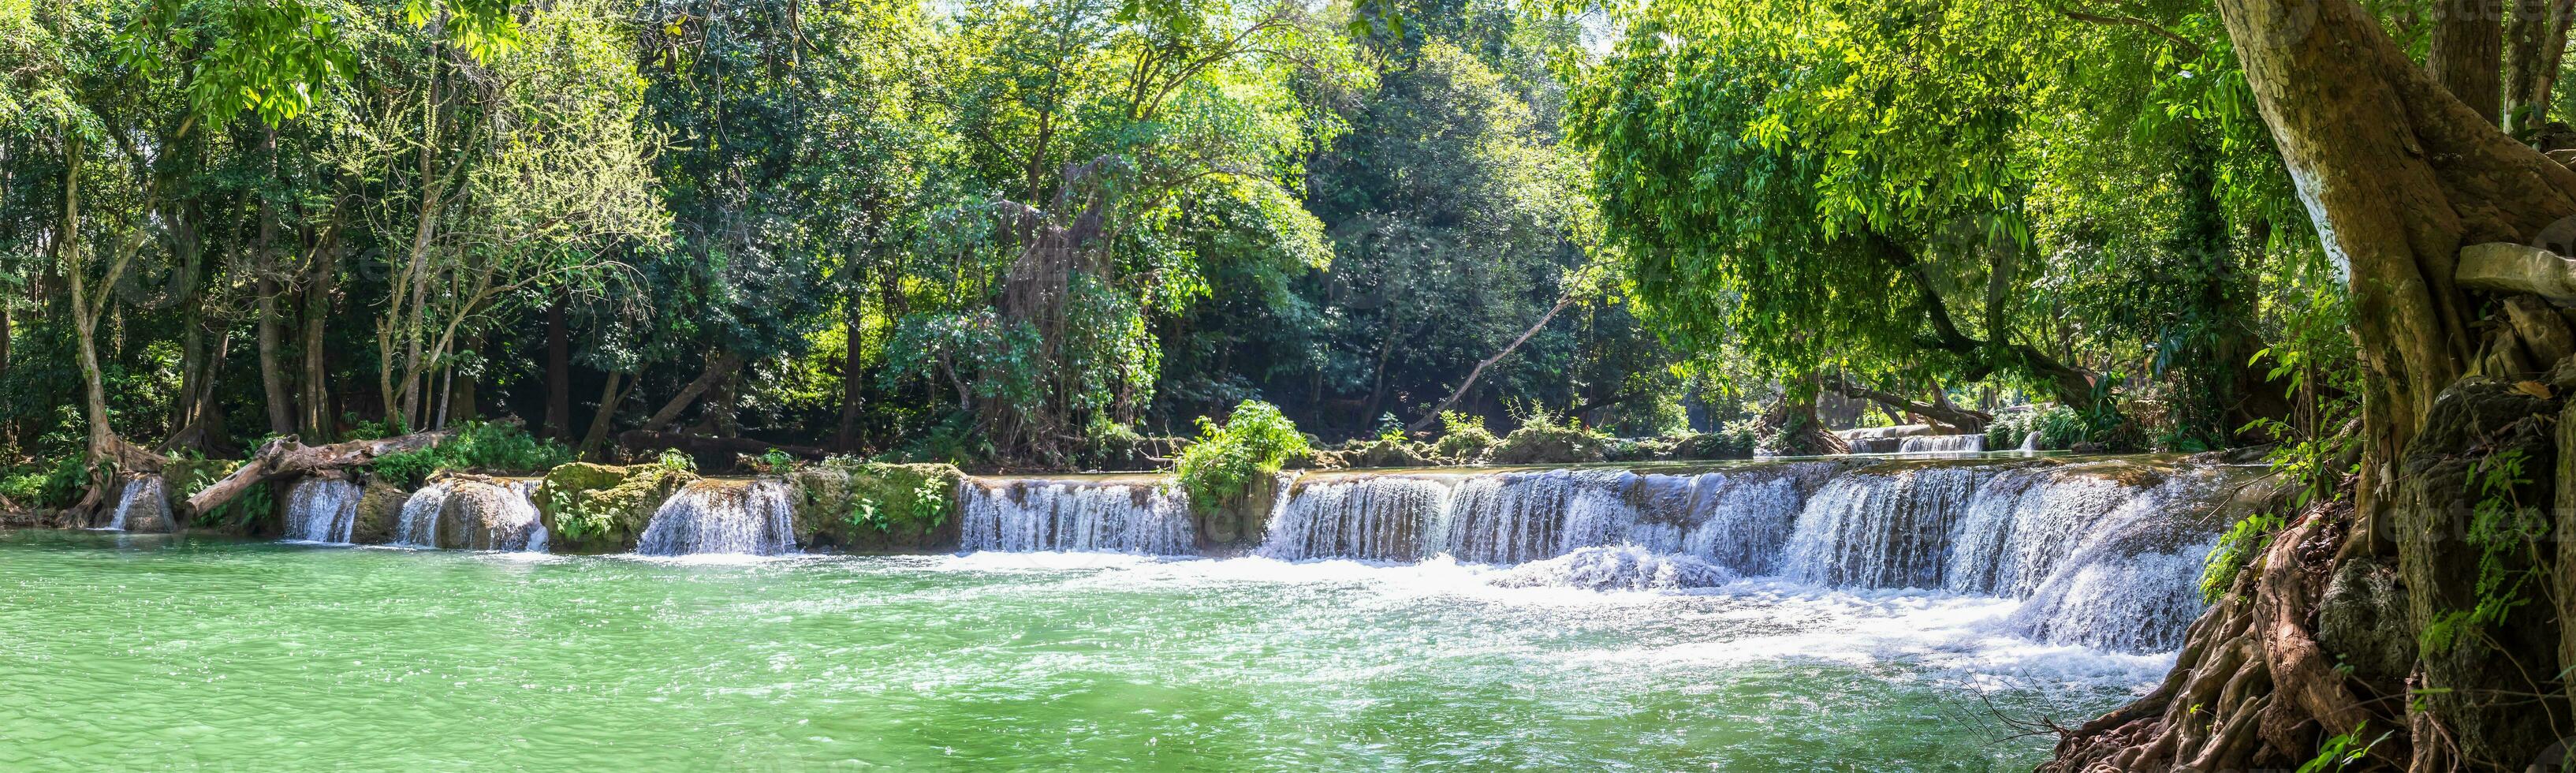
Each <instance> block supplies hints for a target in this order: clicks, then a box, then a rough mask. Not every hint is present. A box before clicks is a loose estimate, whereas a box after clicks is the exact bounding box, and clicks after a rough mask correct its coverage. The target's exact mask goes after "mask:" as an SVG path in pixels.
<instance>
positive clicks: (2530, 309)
mask: <svg viewBox="0 0 2576 773" xmlns="http://www.w3.org/2000/svg"><path fill="white" fill-rule="evenodd" d="M2504 311H2505V317H2506V319H2508V320H2510V321H2512V323H2513V333H2514V336H2515V337H2517V338H2521V339H2522V347H2523V350H2524V351H2527V352H2529V353H2530V354H2531V358H2532V360H2533V362H2534V363H2536V364H2538V365H2540V366H2542V367H2547V366H2548V364H2549V363H2553V362H2557V361H2559V360H2564V359H2567V356H2568V355H2571V354H2576V333H2570V332H2568V329H2567V320H2566V318H2564V317H2560V316H2559V315H2558V311H2557V310H2556V309H2552V308H2549V305H2548V304H2546V303H2544V302H2542V301H2541V300H2540V298H2539V297H2538V296H2532V295H2516V296H2513V297H2510V298H2506V299H2505V301H2504Z"/></svg>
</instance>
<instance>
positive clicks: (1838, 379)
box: [1824, 374, 1995, 433]
mask: <svg viewBox="0 0 2576 773" xmlns="http://www.w3.org/2000/svg"><path fill="white" fill-rule="evenodd" d="M1824 388H1825V391H1828V392H1832V393H1834V394H1838V395H1842V396H1844V397H1849V398H1852V399H1854V400H1868V401H1870V402H1873V403H1877V404H1879V405H1881V406H1885V407H1887V408H1889V409H1891V410H1896V411H1903V412H1906V413H1910V414H1914V415H1916V416H1921V417H1923V418H1926V419H1931V420H1932V421H1934V422H1938V423H1940V424H1942V425H1945V426H1948V427H1950V428H1952V429H1956V430H1958V431H1960V432H1968V433H1977V432H1984V431H1986V425H1987V424H1990V423H1993V422H1994V420H1995V417H1994V414H1990V413H1986V412H1984V411H1975V410H1969V409H1966V408H1961V407H1959V406H1957V405H1954V404H1951V402H1950V401H1949V400H1947V399H1942V400H1936V401H1934V402H1930V403H1923V402H1916V401H1914V400H1911V399H1907V398H1906V397H1905V396H1904V395H1900V394H1896V393H1894V392H1886V391H1881V390H1877V389H1871V388H1869V387H1867V386H1863V385H1861V384H1860V383H1858V382H1855V381H1852V380H1851V378H1850V377H1848V376H1844V375H1841V374H1835V375H1831V376H1826V377H1825V380H1824ZM1936 394H1937V392H1936Z"/></svg>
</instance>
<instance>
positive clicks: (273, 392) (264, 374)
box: [256, 271, 295, 435]
mask: <svg viewBox="0 0 2576 773" xmlns="http://www.w3.org/2000/svg"><path fill="white" fill-rule="evenodd" d="M256 292H258V293H259V303H258V306H259V309H258V314H259V386H260V392H261V395H260V396H261V397H263V398H266V400H267V402H268V431H269V432H271V433H274V434H279V435H289V434H294V432H295V398H294V397H293V396H292V395H291V394H290V393H289V392H288V391H287V385H286V374H287V373H288V370H287V367H286V353H285V348H286V343H285V339H286V321H285V320H284V319H281V318H279V316H278V313H277V292H278V288H277V280H275V279H271V278H269V277H268V272H266V271H262V272H260V277H259V283H258V288H257V290H256Z"/></svg>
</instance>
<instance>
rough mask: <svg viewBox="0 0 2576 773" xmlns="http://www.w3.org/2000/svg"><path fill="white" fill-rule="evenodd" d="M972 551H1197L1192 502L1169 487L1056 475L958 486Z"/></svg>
mask: <svg viewBox="0 0 2576 773" xmlns="http://www.w3.org/2000/svg"><path fill="white" fill-rule="evenodd" d="M957 501H958V510H959V516H960V517H959V530H960V532H961V534H960V537H961V540H962V546H963V547H964V549H966V550H969V551H976V550H990V551H999V552H1011V553H1029V552H1038V551H1081V552H1101V553H1135V554H1140V555H1155V556H1171V555H1189V554H1192V553H1194V552H1196V546H1197V544H1198V540H1197V536H1196V531H1195V529H1194V528H1193V526H1192V523H1191V518H1190V505H1189V500H1188V498H1187V497H1186V496H1184V495H1183V494H1182V493H1181V492H1180V491H1179V490H1178V489H1176V488H1173V487H1171V486H1165V485H1156V484H1149V483H1114V482H1090V481H1060V480H1014V481H999V482H988V481H981V480H973V479H969V480H966V481H962V482H960V483H958V485H957Z"/></svg>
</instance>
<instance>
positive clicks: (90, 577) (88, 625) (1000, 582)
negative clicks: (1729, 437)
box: [0, 532, 2162, 771]
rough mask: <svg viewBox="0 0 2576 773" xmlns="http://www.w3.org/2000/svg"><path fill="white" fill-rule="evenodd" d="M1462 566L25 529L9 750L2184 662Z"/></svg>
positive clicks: (1378, 755)
mask: <svg viewBox="0 0 2576 773" xmlns="http://www.w3.org/2000/svg"><path fill="white" fill-rule="evenodd" d="M1478 574H1479V571H1478V570H1475V569H1472V568H1460V567H1455V566H1447V565H1430V566H1423V567H1370V566H1360V565H1355V564H1349V563H1326V564H1282V563H1277V562H1271V561H1266V560H1258V559H1238V560H1229V561H1206V560H1198V561H1176V562H1144V561H1137V560H1131V559H1124V558H1110V557H1092V556H1063V555H1040V556H1013V555H997V554H979V555H976V556H970V557H966V558H955V557H945V556H941V557H915V558H803V559H786V560H776V561H769V562H759V563H737V564H678V563H653V562H647V561H643V560H637V559H626V558H560V557H537V556H512V555H490V554H481V555H478V554H466V553H453V552H446V553H442V552H424V551H401V550H385V549H345V548H337V549H335V548H314V547H298V546H287V545H276V544H266V543H250V542H237V541H225V540H213V539H185V538H166V537H142V536H111V535H101V534H65V533H56V532H0V769H6V770H31V769H32V770H74V769H235V770H621V771H643V770H711V769H722V770H815V769H862V768H871V767H895V768H900V769H1003V768H1015V769H1028V768H1039V769H1091V770H1097V769H1138V768H1142V769H1162V770H1217V769H1266V770H1283V769H1338V770H1379V769H1388V768H1394V767H1420V768H1437V769H1471V770H1492V769H1503V768H1537V769H1633V770H1684V769H1688V770H1714V769H1723V770H1729V771H1746V770H1752V771H1760V770H1974V771H1982V770H2018V769H2028V767H2029V766H2030V765H2031V764H2032V763H2034V762H2035V761H2036V760H2037V759H2038V758H2039V757H2041V756H2042V755H2043V754H2044V750H2045V747H2046V744H2047V743H2048V742H2049V740H2050V739H2048V738H2046V737H2020V738H2011V737H2010V736H2012V735H2013V734H2014V733H2016V732H2017V731H2016V730H2015V729H2014V728H2013V727H2011V726H2009V725H2008V724H2007V723H2005V722H2003V721H2001V720H1999V719H1998V716H1999V715H2000V716H2009V717H2014V718H2021V719H2037V718H2041V717H2048V718H2054V719H2057V720H2059V721H2061V722H2067V721H2072V720H2076V719H2080V718H2081V717H2083V716H2086V715H2089V714H2092V713H2095V712H2099V711H2101V710H2103V709H2105V708H2107V707H2109V706H2112V705H2115V704H2117V703H2118V702H2119V701H2120V700H2121V699H2122V697H2123V696H2126V695H2128V694H2129V693H2130V692H2131V691H2132V690H2133V689H2134V687H2135V686H2136V684H2137V683H2138V682H2141V681H2144V680H2146V679H2151V678H2153V677H2154V676H2155V675H2156V674H2157V673H2158V671H2159V669H2160V667H2161V665H2162V663H2161V662H2159V661H2158V660H2157V659H2155V658H2151V657H2149V658H2139V657H2129V656H2114V655H2103V654H2099V653H2093V652H2089V651H2083V650H2072V649H2065V648H2048V647H2039V646H2035V645H2029V644H2026V643H2020V642H2018V641H2016V640H2012V639H2009V638H2005V637H2000V636H1997V635H1994V634H1990V633H1987V632H1986V629H1987V627H1988V626H1987V623H1988V622H1989V621H1991V620H1992V619H1993V618H1995V617H1997V616H1998V615H2000V614H2003V613H2007V612H2009V610H2010V604H2009V602H1998V601H1994V600H1990V599H1974V598H1954V597H1942V596H1929V595H1910V596H1909V595H1901V594H1893V595H1880V596H1850V595H1843V594H1830V593H1821V592H1809V591H1800V590H1798V589H1795V588H1783V587H1770V586H1758V585H1745V586H1740V587H1734V588H1730V589H1727V590H1725V591H1723V592H1719V593H1715V594H1708V595H1690V596H1680V595H1658V594H1608V595H1605V594H1596V593H1590V592H1581V591H1566V590H1543V589H1542V590H1528V589H1514V590H1504V589H1498V588H1492V587H1490V586H1486V585H1484V584H1483V583H1482V581H1481V580H1480V579H1479V577H1478Z"/></svg>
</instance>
